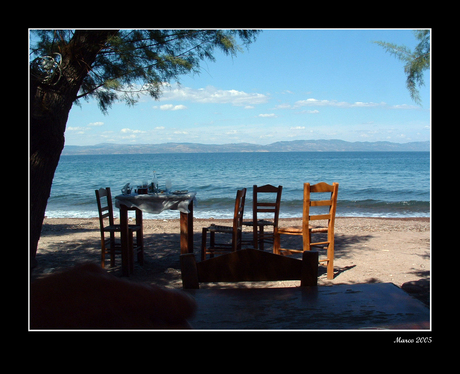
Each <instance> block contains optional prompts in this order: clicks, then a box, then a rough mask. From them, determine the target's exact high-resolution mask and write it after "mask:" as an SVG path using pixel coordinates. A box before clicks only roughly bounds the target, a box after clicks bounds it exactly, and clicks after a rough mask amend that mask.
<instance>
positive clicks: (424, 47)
mask: <svg viewBox="0 0 460 374" xmlns="http://www.w3.org/2000/svg"><path fill="white" fill-rule="evenodd" d="M414 34H415V37H416V38H417V40H419V41H420V42H419V43H418V44H417V46H416V47H415V49H414V51H411V50H410V49H409V48H407V47H406V46H404V45H403V46H399V45H396V44H392V43H387V42H374V43H376V44H378V45H380V46H381V47H383V48H384V49H385V50H386V51H387V52H388V53H390V54H392V55H394V56H395V57H396V58H398V59H399V60H401V61H403V62H405V65H404V72H405V73H406V76H407V80H406V86H407V89H408V90H409V93H410V96H411V98H412V100H414V101H415V102H416V103H417V104H419V105H420V104H421V99H420V93H419V91H418V88H417V86H418V87H420V86H423V85H425V82H424V80H423V72H424V71H425V70H426V69H429V68H430V30H416V31H414Z"/></svg>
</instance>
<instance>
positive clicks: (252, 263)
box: [180, 248, 318, 289]
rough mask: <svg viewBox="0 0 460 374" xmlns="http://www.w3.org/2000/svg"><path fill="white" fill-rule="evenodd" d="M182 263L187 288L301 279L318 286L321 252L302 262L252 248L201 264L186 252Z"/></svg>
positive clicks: (183, 279)
mask: <svg viewBox="0 0 460 374" xmlns="http://www.w3.org/2000/svg"><path fill="white" fill-rule="evenodd" d="M180 262H181V273H182V286H183V288H184V289H197V288H200V286H199V284H200V283H201V282H243V281H279V280H297V279H300V282H301V283H300V285H301V286H316V285H317V279H318V253H317V252H311V251H307V252H304V253H303V254H302V260H298V259H295V258H290V257H284V256H279V255H275V254H273V253H269V252H263V251H259V250H257V249H252V248H248V249H242V250H240V251H236V252H231V253H228V254H225V255H222V256H218V257H215V258H211V259H209V260H204V261H201V262H198V263H197V262H196V260H195V255H194V254H193V253H186V254H183V255H181V256H180Z"/></svg>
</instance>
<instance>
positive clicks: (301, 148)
mask: <svg viewBox="0 0 460 374" xmlns="http://www.w3.org/2000/svg"><path fill="white" fill-rule="evenodd" d="M389 151H390V152H391V151H392V152H428V151H430V142H429V141H425V142H410V143H391V142H346V141H344V140H337V139H333V140H293V141H284V142H276V143H271V144H267V145H258V144H251V143H232V144H200V143H163V144H112V143H101V144H96V145H89V146H77V145H66V146H65V147H64V150H63V152H62V154H63V155H103V154H107V155H108V154H146V153H225V152H389Z"/></svg>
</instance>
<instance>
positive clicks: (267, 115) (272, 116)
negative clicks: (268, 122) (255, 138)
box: [259, 113, 277, 118]
mask: <svg viewBox="0 0 460 374" xmlns="http://www.w3.org/2000/svg"><path fill="white" fill-rule="evenodd" d="M259 117H266V118H276V117H277V116H276V114H275V113H269V114H259Z"/></svg>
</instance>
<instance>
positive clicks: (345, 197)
mask: <svg viewBox="0 0 460 374" xmlns="http://www.w3.org/2000/svg"><path fill="white" fill-rule="evenodd" d="M153 170H155V171H156V174H157V178H158V180H159V183H160V187H162V186H164V183H165V180H166V178H168V177H169V178H170V179H171V181H172V189H173V190H185V189H187V190H189V191H196V192H197V193H198V194H197V206H196V208H195V212H194V213H195V217H198V218H211V217H213V218H231V217H232V216H233V206H234V199H235V194H236V190H237V189H241V188H243V187H247V188H248V195H247V200H246V207H247V208H246V212H245V216H247V217H248V218H249V217H250V215H251V211H252V209H251V201H252V186H253V185H254V184H257V185H264V184H273V185H282V186H283V195H282V199H281V211H280V216H281V217H301V216H302V196H303V183H304V182H310V183H312V184H313V183H317V182H321V181H324V182H327V183H332V182H338V183H339V184H340V186H339V196H338V206H337V216H342V217H344V216H366V217H429V216H430V154H429V152H331V153H326V152H325V153H321V152H289V153H213V154H209V153H206V154H205V153H198V154H148V155H86V156H61V159H60V162H59V166H58V168H57V170H56V174H55V177H54V182H53V187H52V191H51V196H50V198H49V200H48V207H47V211H46V216H47V217H75V218H77V217H96V216H97V207H96V199H95V194H94V190H95V189H98V188H100V187H107V186H108V187H111V189H112V195H113V196H115V195H118V194H119V193H121V191H120V190H121V188H122V187H123V185H124V184H126V183H128V182H129V183H131V186H136V185H138V184H140V183H141V182H142V181H144V180H146V181H148V182H149V183H150V182H151V180H152V177H153ZM144 217H146V218H157V219H167V218H178V217H179V214H178V212H174V211H166V212H163V213H161V214H160V215H154V214H146V215H145V216H144Z"/></svg>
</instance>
